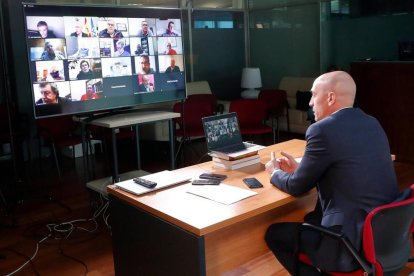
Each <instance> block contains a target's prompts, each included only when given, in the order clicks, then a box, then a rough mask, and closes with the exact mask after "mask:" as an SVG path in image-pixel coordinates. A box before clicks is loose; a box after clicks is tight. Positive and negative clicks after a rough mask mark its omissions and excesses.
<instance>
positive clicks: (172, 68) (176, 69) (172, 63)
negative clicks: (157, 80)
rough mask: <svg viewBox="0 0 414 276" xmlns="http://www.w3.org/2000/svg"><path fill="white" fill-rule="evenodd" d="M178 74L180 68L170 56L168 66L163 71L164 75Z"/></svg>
mask: <svg viewBox="0 0 414 276" xmlns="http://www.w3.org/2000/svg"><path fill="white" fill-rule="evenodd" d="M172 72H180V67H178V66H177V65H175V58H174V57H173V56H171V61H170V66H168V67H167V69H165V73H172Z"/></svg>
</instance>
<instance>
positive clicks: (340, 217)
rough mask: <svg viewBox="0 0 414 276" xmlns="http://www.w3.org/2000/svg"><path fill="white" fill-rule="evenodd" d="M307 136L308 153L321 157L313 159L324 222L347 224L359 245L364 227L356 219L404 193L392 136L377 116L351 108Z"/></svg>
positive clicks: (325, 122)
mask: <svg viewBox="0 0 414 276" xmlns="http://www.w3.org/2000/svg"><path fill="white" fill-rule="evenodd" d="M307 141H308V147H307V151H308V153H309V154H308V155H309V156H307V158H309V159H311V158H313V157H318V158H317V159H316V160H309V162H311V163H313V162H314V163H315V164H312V165H313V166H312V170H316V171H313V172H310V175H311V177H310V179H309V180H310V181H317V180H318V179H319V183H318V188H319V192H320V197H319V198H320V201H321V205H322V211H323V218H322V225H325V226H333V225H338V224H339V225H343V227H344V228H343V231H344V232H345V233H347V234H348V235H349V236H348V237H349V238H350V239H351V241H352V242H353V243H354V244H356V245H357V246H358V244H359V240H360V238H361V237H360V234H361V231H355V227H356V225H357V224H360V223H362V222H363V221H364V219H365V217H366V215H367V213H368V212H369V211H370V210H372V209H373V208H375V207H377V206H379V205H382V204H385V203H389V202H390V201H392V200H393V199H394V198H395V197H396V196H397V194H398V186H397V180H396V175H395V171H394V167H393V164H392V160H391V156H390V150H389V146H388V140H387V137H386V135H385V133H384V131H383V130H382V128H381V126H380V125H379V123H378V121H377V120H375V119H374V118H372V117H370V116H368V115H366V114H365V113H364V112H362V111H361V110H360V109H357V108H347V109H343V110H340V111H338V112H336V113H334V114H332V115H331V116H329V117H327V118H325V119H324V120H321V121H320V122H317V123H315V124H314V125H312V126H311V127H310V128H309V130H308V132H307ZM311 151H314V152H311ZM302 161H305V162H307V161H308V160H302ZM305 164H306V163H305ZM312 176H313V179H312ZM358 228H359V227H358Z"/></svg>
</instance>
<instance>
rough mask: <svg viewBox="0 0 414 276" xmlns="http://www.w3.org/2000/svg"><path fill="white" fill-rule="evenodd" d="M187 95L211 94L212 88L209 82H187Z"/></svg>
mask: <svg viewBox="0 0 414 276" xmlns="http://www.w3.org/2000/svg"><path fill="white" fill-rule="evenodd" d="M186 86H187V95H196V94H211V88H210V85H209V84H208V81H193V82H187V84H186Z"/></svg>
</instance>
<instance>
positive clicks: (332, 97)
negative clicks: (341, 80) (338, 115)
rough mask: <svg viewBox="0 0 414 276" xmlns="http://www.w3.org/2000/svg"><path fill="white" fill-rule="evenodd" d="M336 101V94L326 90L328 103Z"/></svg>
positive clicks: (332, 103)
mask: <svg viewBox="0 0 414 276" xmlns="http://www.w3.org/2000/svg"><path fill="white" fill-rule="evenodd" d="M335 102H336V94H335V93H334V92H332V91H330V92H328V105H329V106H332V105H334V104H335Z"/></svg>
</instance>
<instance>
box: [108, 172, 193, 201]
mask: <svg viewBox="0 0 414 276" xmlns="http://www.w3.org/2000/svg"><path fill="white" fill-rule="evenodd" d="M142 178H144V179H147V180H151V181H154V182H157V186H155V188H153V189H149V188H146V187H144V186H141V185H139V184H136V183H135V182H134V181H133V180H132V179H129V180H126V181H122V182H118V183H115V184H114V185H115V186H116V187H117V188H119V189H121V190H124V191H126V192H130V193H132V194H135V195H142V194H145V193H149V192H152V191H156V190H159V189H162V188H166V187H169V186H172V185H176V184H179V183H183V182H186V181H190V180H191V176H188V175H187V174H182V173H178V172H175V171H167V170H165V171H161V172H158V173H153V174H149V175H145V176H142Z"/></svg>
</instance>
